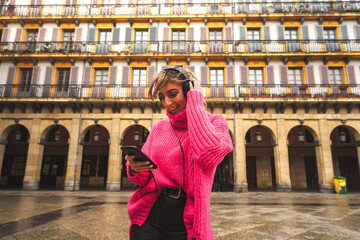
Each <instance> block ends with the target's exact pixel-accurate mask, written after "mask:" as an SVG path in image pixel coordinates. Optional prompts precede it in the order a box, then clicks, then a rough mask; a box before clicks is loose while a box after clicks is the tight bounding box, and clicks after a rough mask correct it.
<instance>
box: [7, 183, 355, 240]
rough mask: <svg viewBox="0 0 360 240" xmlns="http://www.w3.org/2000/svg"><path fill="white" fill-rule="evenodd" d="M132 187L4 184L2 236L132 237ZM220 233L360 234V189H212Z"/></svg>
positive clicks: (310, 236)
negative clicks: (23, 188) (51, 187)
mask: <svg viewBox="0 0 360 240" xmlns="http://www.w3.org/2000/svg"><path fill="white" fill-rule="evenodd" d="M132 193H133V192H132V191H121V192H106V191H77V192H66V191H42V190H41V191H15V190H0V239H1V240H10V239H11V240H15V239H18V240H20V239H21V240H26V239H31V240H42V239H94V240H95V239H96V240H99V239H111V240H113V239H128V230H129V224H130V221H129V219H128V215H127V211H126V207H127V201H128V199H129V198H130V196H131V194H132ZM210 211H211V221H212V228H213V232H214V235H215V238H216V239H217V240H220V239H226V240H227V239H229V240H231V239H234V240H235V239H236V240H237V239H251V240H252V239H326V240H328V239H347V240H349V239H360V193H348V194H344V195H337V194H334V193H332V194H331V193H329V194H326V193H309V192H292V193H279V192H248V193H219V192H216V193H213V194H212V199H211V210H210Z"/></svg>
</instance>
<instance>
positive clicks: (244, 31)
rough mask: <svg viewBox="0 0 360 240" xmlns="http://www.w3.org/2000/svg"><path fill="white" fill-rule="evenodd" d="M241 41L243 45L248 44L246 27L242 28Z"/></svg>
mask: <svg viewBox="0 0 360 240" xmlns="http://www.w3.org/2000/svg"><path fill="white" fill-rule="evenodd" d="M240 41H241V42H242V43H245V42H246V27H245V26H240Z"/></svg>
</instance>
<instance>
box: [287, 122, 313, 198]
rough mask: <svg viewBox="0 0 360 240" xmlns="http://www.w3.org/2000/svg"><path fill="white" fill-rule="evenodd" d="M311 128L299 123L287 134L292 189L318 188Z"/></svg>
mask: <svg viewBox="0 0 360 240" xmlns="http://www.w3.org/2000/svg"><path fill="white" fill-rule="evenodd" d="M312 132H313V131H312V129H311V128H309V127H307V126H303V125H299V126H295V127H293V128H292V129H291V130H290V131H289V133H288V136H287V141H288V153H289V167H290V178H291V187H292V189H307V190H310V191H311V190H316V191H317V190H319V173H318V167H317V161H316V150H315V136H314V135H313V133H312Z"/></svg>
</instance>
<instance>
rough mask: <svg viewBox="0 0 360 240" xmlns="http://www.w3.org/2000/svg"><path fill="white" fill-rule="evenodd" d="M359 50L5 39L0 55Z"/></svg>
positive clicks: (348, 43)
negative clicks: (15, 40)
mask: <svg viewBox="0 0 360 240" xmlns="http://www.w3.org/2000/svg"><path fill="white" fill-rule="evenodd" d="M331 52H334V53H336V52H339V53H345V52H360V40H354V39H343V40H297V41H294V40H276V41H275V40H261V41H250V40H246V41H245V40H244V41H243V40H224V41H216V42H211V41H203V40H201V41H149V42H128V41H127V42H120V41H116V42H106V43H102V42H93V41H90V42H2V43H0V54H3V55H4V54H19V55H22V54H90V53H91V54H125V55H126V54H151V55H153V54H170V53H176V54H189V53H208V54H224V53H234V54H236V53H241V54H244V53H250V54H253V53H256V54H262V53H264V54H269V53H294V54H302V53H304V54H307V53H331Z"/></svg>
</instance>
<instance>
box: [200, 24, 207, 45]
mask: <svg viewBox="0 0 360 240" xmlns="http://www.w3.org/2000/svg"><path fill="white" fill-rule="evenodd" d="M200 35H201V41H200V43H207V27H201V29H200Z"/></svg>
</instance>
